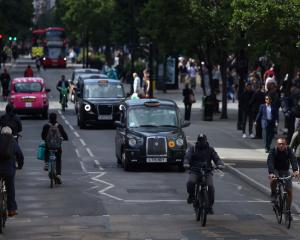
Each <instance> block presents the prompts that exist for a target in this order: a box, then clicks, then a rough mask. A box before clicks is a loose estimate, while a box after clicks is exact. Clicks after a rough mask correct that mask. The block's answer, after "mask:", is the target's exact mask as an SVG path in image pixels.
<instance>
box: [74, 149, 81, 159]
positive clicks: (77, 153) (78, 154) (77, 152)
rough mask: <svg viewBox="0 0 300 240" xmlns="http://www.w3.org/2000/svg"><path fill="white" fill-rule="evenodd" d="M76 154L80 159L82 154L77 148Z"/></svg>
mask: <svg viewBox="0 0 300 240" xmlns="http://www.w3.org/2000/svg"><path fill="white" fill-rule="evenodd" d="M75 153H76V155H77V157H78V158H80V153H79V150H78V149H77V148H75Z"/></svg>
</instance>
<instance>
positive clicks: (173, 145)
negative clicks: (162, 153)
mask: <svg viewBox="0 0 300 240" xmlns="http://www.w3.org/2000/svg"><path fill="white" fill-rule="evenodd" d="M168 146H169V148H174V147H175V141H174V140H169V142H168Z"/></svg>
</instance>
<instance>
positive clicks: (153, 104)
mask: <svg viewBox="0 0 300 240" xmlns="http://www.w3.org/2000/svg"><path fill="white" fill-rule="evenodd" d="M144 105H145V106H146V107H158V106H160V102H157V101H155V102H154V101H149V102H145V103H144Z"/></svg>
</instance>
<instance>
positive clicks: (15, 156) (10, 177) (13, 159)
mask: <svg viewBox="0 0 300 240" xmlns="http://www.w3.org/2000/svg"><path fill="white" fill-rule="evenodd" d="M0 149H1V154H0V155H1V157H0V176H1V177H3V178H4V180H5V184H6V190H7V210H8V216H10V217H12V216H15V215H17V203H16V200H15V174H16V163H17V165H18V169H21V168H22V167H23V164H24V156H23V153H22V151H21V149H20V147H19V145H18V144H17V142H16V140H15V139H14V138H13V136H12V129H11V128H10V127H7V126H6V127H3V128H2V129H1V135H0ZM5 149H7V150H8V153H9V157H8V159H5V157H4V155H3V152H4V151H5Z"/></svg>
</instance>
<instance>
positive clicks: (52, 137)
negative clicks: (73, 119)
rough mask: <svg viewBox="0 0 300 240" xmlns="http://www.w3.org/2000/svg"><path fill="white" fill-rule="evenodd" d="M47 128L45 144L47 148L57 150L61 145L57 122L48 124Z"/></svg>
mask: <svg viewBox="0 0 300 240" xmlns="http://www.w3.org/2000/svg"><path fill="white" fill-rule="evenodd" d="M49 125H50V127H49V130H48V134H47V137H46V144H47V147H48V149H49V150H57V149H59V148H60V147H61V144H62V137H61V134H60V131H59V129H58V123H56V124H55V125H52V124H49Z"/></svg>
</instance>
